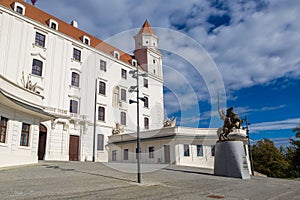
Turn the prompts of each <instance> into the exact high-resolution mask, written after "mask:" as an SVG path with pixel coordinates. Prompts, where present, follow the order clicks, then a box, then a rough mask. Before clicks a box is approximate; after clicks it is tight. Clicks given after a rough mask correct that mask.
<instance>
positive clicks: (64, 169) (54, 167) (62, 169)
mask: <svg viewBox="0 0 300 200" xmlns="http://www.w3.org/2000/svg"><path fill="white" fill-rule="evenodd" d="M43 166H44V167H46V168H48V169H58V170H61V171H73V172H76V173H81V174H88V175H92V176H100V177H104V178H109V179H114V180H119V181H125V182H130V183H136V181H133V180H129V179H124V178H118V177H113V176H107V175H103V174H97V173H91V172H85V171H79V170H75V169H66V168H61V167H60V166H55V165H54V166H51V165H43Z"/></svg>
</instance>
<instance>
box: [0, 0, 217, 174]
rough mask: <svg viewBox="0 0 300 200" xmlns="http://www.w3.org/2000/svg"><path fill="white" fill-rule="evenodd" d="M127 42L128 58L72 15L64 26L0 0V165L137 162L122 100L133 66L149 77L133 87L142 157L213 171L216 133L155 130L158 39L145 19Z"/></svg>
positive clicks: (14, 1) (131, 116) (132, 126)
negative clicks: (137, 100)
mask: <svg viewBox="0 0 300 200" xmlns="http://www.w3.org/2000/svg"><path fill="white" fill-rule="evenodd" d="M134 40H135V51H134V55H130V54H128V53H126V52H123V51H122V50H120V49H118V48H116V47H113V46H111V45H109V44H107V43H105V42H103V41H101V40H100V39H97V38H96V37H94V36H92V35H90V34H88V33H86V32H84V31H82V30H80V29H79V28H78V23H77V22H76V21H72V22H71V23H70V24H68V23H66V22H64V21H62V20H60V19H58V18H56V17H54V16H51V15H49V14H47V13H45V12H43V11H41V10H39V9H38V8H36V7H34V6H32V5H30V4H28V3H26V2H24V1H21V0H0V120H1V121H0V167H3V166H13V165H23V164H32V163H37V162H38V160H59V161H69V160H70V161H96V162H108V161H112V162H113V161H118V162H123V161H124V162H135V161H136V160H135V158H134V155H135V149H136V146H135V143H134V142H133V139H132V137H131V136H133V135H134V134H135V131H136V121H137V118H136V116H137V109H136V104H129V103H128V102H129V99H135V98H136V96H135V95H136V93H129V89H130V87H131V86H134V85H136V79H135V78H133V77H132V76H131V74H129V72H130V71H132V70H136V69H139V72H141V73H142V72H143V73H144V72H147V74H148V76H147V77H140V88H139V89H140V96H142V97H144V102H141V106H140V115H139V116H140V118H139V121H140V122H141V123H140V126H141V137H142V143H141V144H142V146H141V148H142V152H144V153H146V154H145V155H147V156H144V157H142V161H143V162H146V163H161V162H162V163H171V164H183V165H193V166H202V167H208V168H212V167H213V153H212V152H213V151H212V149H213V145H214V144H215V142H216V140H217V136H216V132H217V130H216V129H211V130H208V129H207V130H201V129H187V128H180V127H173V128H172V127H171V128H163V129H162V127H163V121H164V114H163V113H164V104H163V102H164V98H163V69H162V55H161V53H160V51H159V49H158V37H157V36H156V35H155V33H154V32H153V30H152V28H151V26H150V25H149V23H148V22H147V21H145V23H144V24H143V26H142V28H141V29H140V31H139V32H138V33H137V35H136V36H135V37H134ZM128 42H130V41H128ZM113 133H115V134H113ZM154 133H155V136H154V135H153V134H154ZM149 134H150V135H149ZM176 135H177V136H178V135H180V137H176ZM192 137H195V138H196V139H195V140H193V139H191V138H192ZM172 138H173V139H172ZM204 138H206V139H205V140H204ZM128 152H129V154H128ZM130 152H131V153H132V155H133V156H131V157H130V156H129V157H128V155H131V154H130ZM190 152H191V153H190ZM193 152H194V153H193ZM148 156H149V157H148ZM148 158H149V159H148Z"/></svg>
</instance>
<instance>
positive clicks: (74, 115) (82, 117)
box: [45, 107, 87, 120]
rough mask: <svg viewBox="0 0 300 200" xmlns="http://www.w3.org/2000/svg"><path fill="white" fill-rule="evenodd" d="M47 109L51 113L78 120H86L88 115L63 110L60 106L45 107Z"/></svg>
mask: <svg viewBox="0 0 300 200" xmlns="http://www.w3.org/2000/svg"><path fill="white" fill-rule="evenodd" d="M45 111H46V112H48V113H51V114H53V115H56V116H58V117H59V116H60V117H66V118H71V119H75V120H76V119H77V120H86V119H87V116H86V115H80V114H77V113H70V112H69V111H67V110H63V109H60V108H53V107H45Z"/></svg>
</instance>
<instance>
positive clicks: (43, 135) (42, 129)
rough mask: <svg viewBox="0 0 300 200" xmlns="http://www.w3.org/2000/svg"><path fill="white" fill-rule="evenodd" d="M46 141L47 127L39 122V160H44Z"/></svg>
mask: <svg viewBox="0 0 300 200" xmlns="http://www.w3.org/2000/svg"><path fill="white" fill-rule="evenodd" d="M46 142H47V128H46V127H45V126H44V125H42V124H40V135H39V147H38V157H39V160H44V157H45V152H46Z"/></svg>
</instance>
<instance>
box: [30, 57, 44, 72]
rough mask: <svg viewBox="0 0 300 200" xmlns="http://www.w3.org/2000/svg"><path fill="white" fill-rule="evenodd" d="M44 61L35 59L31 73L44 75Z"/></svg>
mask: <svg viewBox="0 0 300 200" xmlns="http://www.w3.org/2000/svg"><path fill="white" fill-rule="evenodd" d="M42 70H43V62H42V61H39V60H37V59H33V62H32V71H31V73H32V74H34V75H37V76H42Z"/></svg>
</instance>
